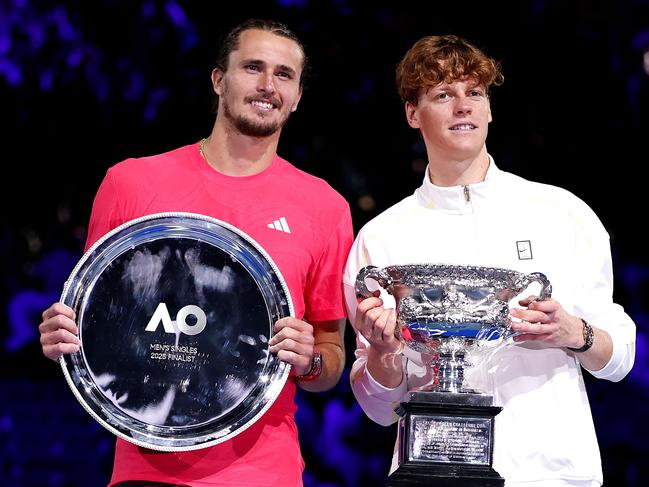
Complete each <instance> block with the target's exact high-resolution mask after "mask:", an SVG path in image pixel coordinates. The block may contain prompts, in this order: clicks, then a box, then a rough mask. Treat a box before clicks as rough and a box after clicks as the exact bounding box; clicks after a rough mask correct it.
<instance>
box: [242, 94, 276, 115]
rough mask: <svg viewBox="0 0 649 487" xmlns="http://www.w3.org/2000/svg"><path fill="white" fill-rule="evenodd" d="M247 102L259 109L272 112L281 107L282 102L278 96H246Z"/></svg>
mask: <svg viewBox="0 0 649 487" xmlns="http://www.w3.org/2000/svg"><path fill="white" fill-rule="evenodd" d="M245 101H246V103H250V104H251V105H252V106H253V107H255V108H258V109H259V110H262V111H265V112H270V111H272V110H275V109H277V108H279V107H280V102H279V100H277V99H276V98H250V97H249V98H246V99H245Z"/></svg>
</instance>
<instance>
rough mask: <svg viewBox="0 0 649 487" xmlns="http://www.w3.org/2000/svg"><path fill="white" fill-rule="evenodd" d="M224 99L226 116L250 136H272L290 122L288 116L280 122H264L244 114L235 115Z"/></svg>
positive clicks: (237, 127)
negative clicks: (251, 118)
mask: <svg viewBox="0 0 649 487" xmlns="http://www.w3.org/2000/svg"><path fill="white" fill-rule="evenodd" d="M223 101H224V103H223V114H224V115H225V118H227V119H228V120H230V122H232V125H234V127H235V128H236V129H237V130H238V131H239V132H241V133H242V134H243V135H247V136H248V137H270V136H271V135H273V134H274V133H275V132H277V131H278V130H280V129H281V128H282V127H284V125H285V124H286V122H288V117H286V118H285V119H284V120H280V121H279V122H270V123H263V122H257V121H253V120H250V119H249V118H246V117H244V116H234V115H233V114H232V112H231V111H230V107H229V106H228V104H227V103H226V102H225V100H223Z"/></svg>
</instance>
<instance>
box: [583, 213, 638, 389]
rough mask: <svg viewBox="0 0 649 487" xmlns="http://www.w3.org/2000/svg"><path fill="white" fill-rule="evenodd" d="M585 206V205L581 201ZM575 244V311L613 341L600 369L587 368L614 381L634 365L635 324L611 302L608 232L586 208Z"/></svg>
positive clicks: (610, 264) (611, 270)
mask: <svg viewBox="0 0 649 487" xmlns="http://www.w3.org/2000/svg"><path fill="white" fill-rule="evenodd" d="M584 206H585V205H584ZM583 223H584V225H583V227H582V228H583V230H584V231H583V232H579V236H580V237H581V238H578V241H577V243H576V245H577V248H576V250H577V256H578V257H577V258H578V260H579V262H578V266H577V269H578V275H577V278H578V279H580V282H581V284H580V286H579V292H578V296H577V299H576V301H575V302H576V305H575V314H576V315H577V316H579V317H580V318H583V319H585V320H586V321H588V322H589V323H590V324H592V325H593V326H595V327H597V328H600V329H602V330H604V331H606V332H607V333H608V334H609V335H610V337H611V341H612V342H613V354H612V356H611V359H610V360H609V362H608V363H607V364H606V365H605V366H604V367H603V368H602V369H600V370H597V371H592V370H589V372H590V373H591V374H592V375H593V376H595V377H597V378H599V379H607V380H610V381H613V382H617V381H619V380H621V379H623V378H624V377H625V376H626V375H627V374H628V373H629V371H630V370H631V368H632V367H633V362H634V360H635V335H636V327H635V323H634V322H633V320H632V319H631V317H630V316H629V315H628V314H627V313H625V311H624V309H623V308H622V306H620V305H619V304H616V303H614V302H613V265H612V262H611V249H610V242H609V236H608V233H607V232H606V230H605V229H604V227H603V226H602V224H601V222H600V221H599V219H598V218H597V216H595V214H594V213H593V212H592V210H590V208H587V211H586V212H585V215H584V220H583Z"/></svg>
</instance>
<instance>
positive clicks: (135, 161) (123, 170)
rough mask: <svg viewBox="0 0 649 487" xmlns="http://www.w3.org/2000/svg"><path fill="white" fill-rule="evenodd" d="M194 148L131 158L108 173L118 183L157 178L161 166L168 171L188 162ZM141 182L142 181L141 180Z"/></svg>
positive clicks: (119, 163)
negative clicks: (190, 152)
mask: <svg viewBox="0 0 649 487" xmlns="http://www.w3.org/2000/svg"><path fill="white" fill-rule="evenodd" d="M192 148H193V145H187V146H183V147H179V148H177V149H174V150H171V151H168V152H164V153H162V154H155V155H152V156H144V157H131V158H128V159H125V160H123V161H121V162H118V163H117V164H115V165H114V166H112V167H110V168H109V169H108V173H109V174H110V175H111V176H112V177H113V179H115V180H117V181H128V180H129V179H138V180H140V178H141V177H142V176H143V175H146V176H147V177H155V175H156V173H157V172H158V171H160V169H161V166H165V168H164V169H165V171H167V170H168V169H170V168H172V167H173V166H179V165H182V164H183V163H184V162H186V161H187V157H188V153H189V151H190V150H191V149H192ZM140 182H142V181H141V180H140Z"/></svg>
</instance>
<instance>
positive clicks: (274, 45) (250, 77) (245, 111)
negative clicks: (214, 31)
mask: <svg viewBox="0 0 649 487" xmlns="http://www.w3.org/2000/svg"><path fill="white" fill-rule="evenodd" d="M303 60H304V54H303V53H302V50H301V49H300V46H299V45H298V44H297V43H296V42H294V41H292V40H291V39H287V38H286V37H282V36H278V35H275V34H272V33H270V32H267V31H263V30H258V29H251V30H246V31H244V32H242V33H241V35H240V36H239V46H238V48H237V49H236V50H234V51H232V52H231V53H230V57H229V59H228V66H227V70H226V71H225V73H224V72H222V71H220V70H219V69H215V70H214V71H213V73H212V82H213V85H214V92H215V93H216V94H217V95H219V109H218V116H221V115H223V116H224V117H225V120H226V121H227V123H229V124H230V125H232V126H233V127H234V128H235V129H236V130H238V131H239V132H240V133H242V134H244V135H249V136H252V137H268V136H270V135H273V134H275V133H276V132H277V131H279V130H280V129H281V128H282V127H283V126H284V124H285V123H286V121H287V120H288V117H289V115H290V114H291V112H293V111H295V109H296V108H297V104H298V102H299V101H300V96H301V95H302V90H301V88H300V75H301V74H302V63H303Z"/></svg>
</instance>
